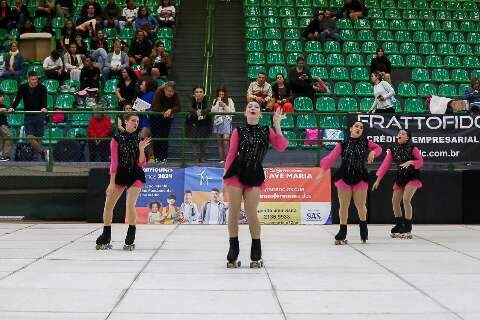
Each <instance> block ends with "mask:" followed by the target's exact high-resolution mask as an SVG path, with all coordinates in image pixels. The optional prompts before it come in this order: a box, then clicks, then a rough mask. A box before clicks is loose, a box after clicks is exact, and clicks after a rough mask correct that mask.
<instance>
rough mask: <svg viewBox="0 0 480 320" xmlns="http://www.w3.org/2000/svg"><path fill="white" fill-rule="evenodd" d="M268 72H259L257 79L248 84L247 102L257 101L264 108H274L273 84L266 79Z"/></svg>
mask: <svg viewBox="0 0 480 320" xmlns="http://www.w3.org/2000/svg"><path fill="white" fill-rule="evenodd" d="M266 77H267V75H266V73H264V72H260V73H258V77H257V80H256V81H253V82H252V83H250V85H249V86H248V90H247V102H251V101H256V102H258V104H259V105H260V107H261V108H262V110H272V108H273V104H274V103H275V100H273V99H272V86H271V85H270V84H269V83H268V82H267V81H266V80H265V79H266Z"/></svg>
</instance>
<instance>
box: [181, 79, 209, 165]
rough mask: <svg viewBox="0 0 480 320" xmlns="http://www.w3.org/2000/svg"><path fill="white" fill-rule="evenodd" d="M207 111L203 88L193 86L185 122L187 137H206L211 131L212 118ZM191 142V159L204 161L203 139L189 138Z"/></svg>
mask: <svg viewBox="0 0 480 320" xmlns="http://www.w3.org/2000/svg"><path fill="white" fill-rule="evenodd" d="M209 112H210V110H209V109H208V97H207V96H206V95H205V89H204V88H203V87H201V86H197V87H195V88H194V89H193V97H192V109H191V110H190V113H189V114H188V116H187V119H186V122H185V127H186V130H187V132H186V133H187V138H190V139H200V138H208V136H209V135H210V133H211V132H212V119H211V118H210V116H209ZM191 142H192V157H193V161H195V162H197V163H203V162H205V151H206V150H205V141H203V140H191Z"/></svg>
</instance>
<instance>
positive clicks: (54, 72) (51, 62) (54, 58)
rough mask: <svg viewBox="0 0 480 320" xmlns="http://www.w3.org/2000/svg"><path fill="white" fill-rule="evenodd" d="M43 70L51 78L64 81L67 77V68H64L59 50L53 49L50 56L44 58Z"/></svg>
mask: <svg viewBox="0 0 480 320" xmlns="http://www.w3.org/2000/svg"><path fill="white" fill-rule="evenodd" d="M43 70H45V75H46V76H47V78H49V79H54V80H58V81H62V80H64V79H65V70H64V68H63V61H62V59H61V58H60V55H59V54H58V51H57V50H53V51H52V53H51V54H50V56H48V57H46V58H45V60H43Z"/></svg>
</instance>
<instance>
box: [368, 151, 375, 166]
mask: <svg viewBox="0 0 480 320" xmlns="http://www.w3.org/2000/svg"><path fill="white" fill-rule="evenodd" d="M373 160H375V151H370V153H369V154H368V159H367V163H368V164H372V163H373Z"/></svg>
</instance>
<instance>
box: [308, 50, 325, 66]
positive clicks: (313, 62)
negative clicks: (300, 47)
mask: <svg viewBox="0 0 480 320" xmlns="http://www.w3.org/2000/svg"><path fill="white" fill-rule="evenodd" d="M307 64H308V65H310V66H324V65H325V57H324V56H323V55H322V54H321V53H310V54H309V55H308V56H307Z"/></svg>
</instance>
